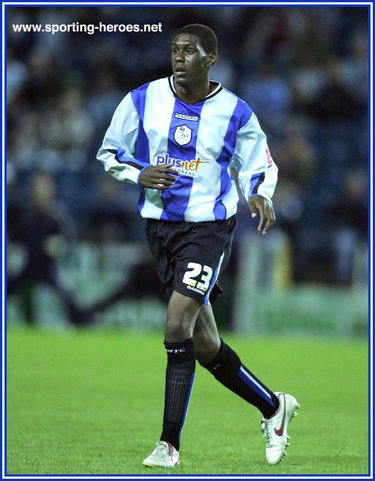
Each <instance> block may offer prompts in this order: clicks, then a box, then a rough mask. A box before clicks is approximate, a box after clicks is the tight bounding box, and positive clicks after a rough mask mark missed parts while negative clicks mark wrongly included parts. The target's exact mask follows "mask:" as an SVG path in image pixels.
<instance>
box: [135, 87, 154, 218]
mask: <svg viewBox="0 0 375 481" xmlns="http://www.w3.org/2000/svg"><path fill="white" fill-rule="evenodd" d="M148 86H149V84H146V85H143V86H142V87H140V88H138V89H136V90H133V91H132V92H131V97H132V100H133V104H134V107H135V108H136V109H137V112H138V115H139V125H138V137H137V153H136V157H137V159H139V160H141V161H143V162H146V163H147V164H149V163H150V145H149V141H148V138H147V135H146V132H145V130H144V128H143V122H144V115H145V105H146V94H147V89H148ZM144 203H145V191H144V189H143V188H141V192H140V196H139V200H138V211H139V212H141V210H142V209H143V206H144Z"/></svg>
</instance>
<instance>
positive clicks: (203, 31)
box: [176, 23, 218, 54]
mask: <svg viewBox="0 0 375 481" xmlns="http://www.w3.org/2000/svg"><path fill="white" fill-rule="evenodd" d="M181 34H188V35H194V37H197V38H198V39H199V43H200V45H201V46H202V48H203V50H204V51H205V52H206V54H209V53H211V52H216V53H217V51H218V44H217V37H216V34H215V32H214V31H213V30H212V28H210V27H207V25H202V24H201V23H191V24H190V25H185V27H182V28H180V30H179V31H178V32H177V35H176V37H177V36H178V35H181Z"/></svg>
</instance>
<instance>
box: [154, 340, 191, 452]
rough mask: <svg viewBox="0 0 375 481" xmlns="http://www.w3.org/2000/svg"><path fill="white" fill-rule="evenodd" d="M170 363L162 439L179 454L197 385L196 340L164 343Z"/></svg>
mask: <svg viewBox="0 0 375 481" xmlns="http://www.w3.org/2000/svg"><path fill="white" fill-rule="evenodd" d="M164 345H165V348H166V349H167V355H168V364H167V372H166V379H165V398H164V416H163V432H162V433H161V436H160V440H161V441H167V442H169V443H170V444H172V446H174V447H175V448H176V449H177V451H178V450H179V449H180V434H181V430H182V427H183V425H184V421H185V416H186V412H187V408H188V404H189V399H190V393H191V389H192V387H193V382H194V372H195V351H194V344H193V339H192V338H190V339H186V341H183V342H164Z"/></svg>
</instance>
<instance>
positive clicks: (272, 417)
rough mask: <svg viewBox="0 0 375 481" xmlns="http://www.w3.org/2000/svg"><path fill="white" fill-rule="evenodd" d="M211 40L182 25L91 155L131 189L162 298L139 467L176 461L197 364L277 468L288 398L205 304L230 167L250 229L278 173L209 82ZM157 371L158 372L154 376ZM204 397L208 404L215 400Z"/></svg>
mask: <svg viewBox="0 0 375 481" xmlns="http://www.w3.org/2000/svg"><path fill="white" fill-rule="evenodd" d="M217 59H218V44H217V38H216V35H215V33H214V32H213V30H212V29H211V28H209V27H207V26H205V25H201V24H191V25H187V26H185V27H183V28H181V29H180V30H179V31H178V33H177V35H176V36H175V37H174V39H173V41H172V44H171V63H172V75H171V76H169V77H166V78H161V79H158V80H154V81H152V82H149V83H148V84H146V85H143V86H141V87H139V88H137V89H135V90H133V91H131V92H130V93H128V94H127V95H126V96H125V97H124V99H123V100H122V102H121V103H120V105H119V106H118V107H117V109H116V111H115V113H114V115H113V118H112V122H111V124H110V126H109V128H108V130H107V132H106V134H105V137H104V141H103V144H102V146H101V148H100V150H99V152H98V159H99V160H100V162H102V164H103V166H104V168H105V170H106V172H108V173H109V174H111V175H112V176H113V177H115V178H116V179H117V180H119V181H122V182H130V183H133V184H138V185H139V186H140V197H139V202H138V210H139V212H140V214H141V216H143V217H144V218H146V219H147V224H146V230H147V239H148V243H149V246H150V249H151V252H152V254H153V256H154V260H155V265H156V269H157V273H158V276H159V278H160V282H161V284H162V288H163V292H164V294H165V297H166V298H167V300H168V308H167V315H166V322H165V328H164V346H165V349H166V352H167V366H166V377H165V399H164V413H163V422H162V432H161V435H160V440H159V441H157V443H156V447H155V449H154V450H153V451H152V453H151V454H150V455H149V456H148V457H146V458H145V459H144V460H143V464H144V465H145V466H149V467H154V466H160V467H166V468H170V467H174V466H177V465H178V464H179V450H180V436H181V431H182V428H183V425H184V421H185V417H186V413H187V409H188V404H189V399H190V395H191V392H192V387H193V383H194V376H195V369H196V361H198V363H199V364H200V365H201V366H202V367H204V368H205V369H207V370H208V371H209V372H210V373H211V374H212V375H213V376H214V377H215V378H216V379H217V380H218V381H219V382H220V383H221V384H223V385H224V386H225V387H226V388H228V389H230V390H231V391H232V392H233V393H235V394H237V395H238V396H240V397H242V398H243V399H244V400H245V401H247V402H248V403H250V404H252V405H253V406H255V407H256V408H257V409H258V410H259V411H260V412H261V414H262V431H263V434H264V436H265V438H266V460H267V462H268V464H270V465H276V464H278V463H279V462H280V461H281V460H282V459H283V457H284V455H285V450H286V447H287V446H288V439H289V437H288V434H287V428H288V424H289V422H290V421H291V419H292V417H293V416H294V415H295V412H296V409H297V408H298V407H299V404H298V402H297V400H296V399H295V398H294V397H293V396H292V395H290V394H286V393H284V392H274V391H272V390H271V389H270V388H269V387H267V386H266V384H264V383H263V382H262V381H261V380H260V379H259V378H257V377H256V376H255V374H253V373H252V372H251V371H250V370H249V369H248V368H247V367H246V366H245V364H244V363H243V362H242V360H241V359H240V358H239V356H238V355H237V353H236V352H234V350H233V349H231V347H230V346H228V344H226V343H225V341H224V340H223V339H221V338H220V336H219V333H218V330H217V327H216V322H215V317H214V314H213V310H212V302H213V301H214V300H215V298H216V297H217V295H218V294H220V292H221V288H220V286H219V283H218V280H219V276H220V272H221V271H222V270H223V269H224V268H225V266H226V264H227V263H228V260H229V256H230V250H231V243H232V239H233V234H234V231H235V226H236V217H235V215H236V209H237V203H238V194H237V189H236V182H235V180H234V178H233V174H232V171H233V170H234V171H236V173H237V177H238V185H239V188H240V190H241V192H242V194H243V195H244V196H245V198H246V200H247V202H248V206H249V209H250V212H251V216H252V217H256V216H257V215H259V224H258V231H259V232H261V233H262V234H266V233H267V232H268V231H269V230H270V229H271V227H272V226H273V224H274V222H275V214H274V209H273V206H272V200H271V198H272V195H273V192H274V190H275V187H276V183H277V172H278V169H277V166H276V165H275V163H274V161H273V159H272V157H271V154H270V152H269V149H268V145H267V139H266V136H265V134H264V132H263V131H262V129H261V127H260V125H259V122H258V119H257V117H256V115H255V114H254V112H253V111H252V110H251V108H250V107H249V106H248V105H247V104H246V103H245V102H244V101H243V100H241V99H240V98H238V97H237V96H236V95H234V94H233V93H232V92H230V91H229V90H226V89H225V88H224V87H222V86H221V85H220V83H219V82H215V81H213V80H210V69H211V67H212V66H213V65H214V64H215V62H216V61H217ZM162 378H164V376H160V379H161V380H162ZM213 402H214V401H213Z"/></svg>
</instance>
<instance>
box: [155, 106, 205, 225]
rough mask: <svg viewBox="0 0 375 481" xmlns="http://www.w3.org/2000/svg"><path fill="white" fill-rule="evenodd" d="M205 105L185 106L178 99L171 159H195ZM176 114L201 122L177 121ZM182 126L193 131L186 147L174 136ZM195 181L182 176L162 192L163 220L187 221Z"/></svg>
mask: <svg viewBox="0 0 375 481" xmlns="http://www.w3.org/2000/svg"><path fill="white" fill-rule="evenodd" d="M203 105H204V102H201V103H199V104H190V105H189V104H185V103H184V102H182V101H180V100H179V99H177V98H176V100H175V104H174V109H173V113H172V118H171V123H170V126H169V134H168V155H169V157H172V158H176V159H181V160H193V159H195V157H196V144H197V136H198V129H199V124H200V114H201V111H202V107H203ZM176 113H179V114H185V115H190V116H195V117H198V119H199V120H198V122H194V121H191V120H181V119H177V118H175V114H176ZM182 125H186V126H187V127H188V128H190V129H191V140H190V142H189V143H188V144H186V145H179V144H178V143H177V142H176V141H175V139H174V134H175V131H176V129H177V127H179V126H182ZM193 181H194V179H193V178H192V177H189V176H186V175H180V176H179V177H178V179H177V181H176V182H175V184H174V185H173V186H172V187H170V188H169V189H166V190H164V191H163V192H162V194H161V199H162V201H163V207H164V209H163V212H162V214H161V217H160V219H161V220H169V221H175V222H178V221H184V220H185V211H186V209H187V206H188V204H189V199H190V193H191V188H192V186H193Z"/></svg>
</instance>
